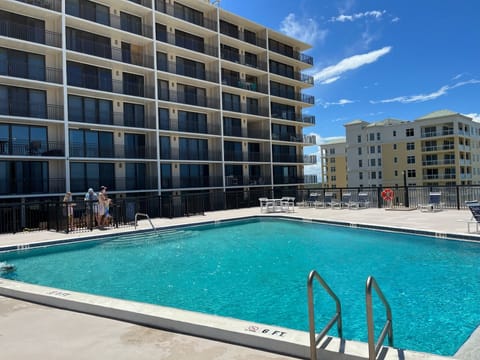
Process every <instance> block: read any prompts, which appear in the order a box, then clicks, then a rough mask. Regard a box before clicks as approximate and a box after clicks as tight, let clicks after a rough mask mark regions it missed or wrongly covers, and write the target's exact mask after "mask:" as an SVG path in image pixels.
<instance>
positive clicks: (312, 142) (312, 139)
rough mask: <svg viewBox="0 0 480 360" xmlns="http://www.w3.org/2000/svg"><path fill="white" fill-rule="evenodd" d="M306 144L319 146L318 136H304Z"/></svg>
mask: <svg viewBox="0 0 480 360" xmlns="http://www.w3.org/2000/svg"><path fill="white" fill-rule="evenodd" d="M303 142H304V144H310V145H317V136H316V135H303Z"/></svg>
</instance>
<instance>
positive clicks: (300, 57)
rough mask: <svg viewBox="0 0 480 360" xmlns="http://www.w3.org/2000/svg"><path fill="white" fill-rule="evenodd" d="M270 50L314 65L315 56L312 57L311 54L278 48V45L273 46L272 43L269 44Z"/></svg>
mask: <svg viewBox="0 0 480 360" xmlns="http://www.w3.org/2000/svg"><path fill="white" fill-rule="evenodd" d="M269 50H270V51H273V52H276V53H277V54H280V55H283V56H287V57H289V58H292V59H295V60H299V61H301V62H304V63H306V64H309V65H313V57H311V56H310V55H306V54H304V53H301V52H298V51H295V50H291V51H286V50H282V49H280V48H277V47H276V46H271V45H270V46H269Z"/></svg>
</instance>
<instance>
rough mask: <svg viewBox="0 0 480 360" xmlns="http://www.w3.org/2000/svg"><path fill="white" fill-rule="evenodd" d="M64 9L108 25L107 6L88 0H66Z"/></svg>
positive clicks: (108, 14)
mask: <svg viewBox="0 0 480 360" xmlns="http://www.w3.org/2000/svg"><path fill="white" fill-rule="evenodd" d="M65 11H66V13H67V14H69V15H73V16H78V17H81V18H82V19H87V20H90V21H94V22H96V23H99V24H103V25H107V26H109V25H110V13H109V8H108V7H107V6H104V5H100V4H97V3H95V2H93V1H88V0H66V1H65Z"/></svg>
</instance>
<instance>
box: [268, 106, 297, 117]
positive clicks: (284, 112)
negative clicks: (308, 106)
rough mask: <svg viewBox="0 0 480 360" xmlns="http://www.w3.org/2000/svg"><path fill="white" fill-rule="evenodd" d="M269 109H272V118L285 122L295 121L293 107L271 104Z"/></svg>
mask: <svg viewBox="0 0 480 360" xmlns="http://www.w3.org/2000/svg"><path fill="white" fill-rule="evenodd" d="M271 107H272V116H273V117H275V118H278V119H285V120H295V119H296V114H295V106H291V105H286V104H279V103H276V102H272V103H271Z"/></svg>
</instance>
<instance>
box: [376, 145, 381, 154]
mask: <svg viewBox="0 0 480 360" xmlns="http://www.w3.org/2000/svg"><path fill="white" fill-rule="evenodd" d="M377 153H378V154H381V153H382V145H377Z"/></svg>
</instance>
